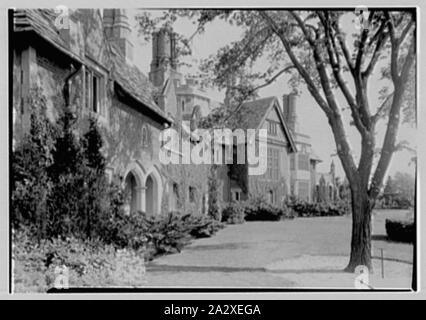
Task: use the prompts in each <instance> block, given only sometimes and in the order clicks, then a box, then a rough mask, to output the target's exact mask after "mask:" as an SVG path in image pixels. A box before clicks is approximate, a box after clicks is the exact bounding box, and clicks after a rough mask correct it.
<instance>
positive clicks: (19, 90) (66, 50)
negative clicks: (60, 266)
mask: <svg viewBox="0 0 426 320" xmlns="http://www.w3.org/2000/svg"><path fill="white" fill-rule="evenodd" d="M57 17H58V16H57V14H55V13H54V12H53V10H48V9H44V10H40V9H34V10H30V9H19V10H16V11H15V13H14V23H13V41H12V48H11V49H12V50H11V51H12V60H13V75H12V77H13V84H12V86H13V94H12V101H13V102H12V105H13V115H14V116H13V119H14V121H13V141H14V143H19V141H20V139H21V138H22V135H23V134H24V133H25V132H26V131H27V130H28V128H29V121H30V114H31V108H32V106H31V105H30V96H31V94H32V91H33V90H35V89H38V90H40V91H41V92H42V94H43V95H44V96H45V97H46V102H47V114H48V116H49V118H50V119H51V120H52V121H55V120H56V119H57V118H58V116H59V115H60V113H61V110H63V108H64V107H65V106H66V105H67V107H68V108H72V110H73V111H74V112H75V113H76V114H77V115H78V119H79V121H78V126H79V129H80V130H79V134H82V133H84V132H85V130H87V125H88V119H89V117H95V118H96V119H97V120H98V123H99V125H100V128H101V131H102V135H103V137H104V146H105V147H104V150H103V151H104V154H105V156H106V158H107V163H108V167H107V172H106V174H107V175H108V177H109V178H110V179H111V180H113V179H116V180H117V181H120V183H121V184H122V186H123V187H124V188H125V190H126V191H127V192H126V193H127V195H128V205H127V209H128V211H132V212H134V211H144V212H147V213H150V214H159V213H161V212H167V211H181V212H192V213H206V212H207V203H208V190H207V188H208V186H207V180H208V175H209V172H210V165H208V164H202V165H193V164H179V165H175V164H168V165H165V164H162V163H161V162H160V161H159V153H160V150H161V149H163V150H164V146H163V145H162V144H161V143H160V136H161V134H162V132H163V131H164V130H165V129H167V128H174V129H175V130H176V131H178V132H179V135H180V136H182V137H184V138H185V139H189V140H191V141H193V140H192V138H193V133H192V131H191V130H192V129H195V128H197V123H198V120H199V119H200V118H201V117H203V116H206V115H207V114H209V112H210V111H212V110H213V109H215V108H217V107H219V106H221V105H222V103H221V102H219V101H215V100H214V99H212V98H211V97H210V96H209V95H208V94H207V93H206V92H205V91H204V90H203V89H202V88H200V87H199V86H198V85H197V83H196V81H195V80H193V79H191V78H187V77H184V76H183V75H182V74H181V73H180V71H179V68H178V65H179V61H178V56H177V50H176V35H175V33H174V32H173V31H172V30H171V29H170V28H162V29H160V30H159V31H157V32H155V33H154V34H153V41H152V62H151V66H150V72H149V75H148V76H146V75H145V74H144V73H143V72H142V71H141V70H140V69H139V68H138V67H136V66H135V64H134V63H133V61H132V59H133V45H132V43H131V41H130V40H129V39H130V37H129V35H130V27H129V23H128V17H127V16H126V10H124V9H104V10H103V11H101V10H95V9H77V10H73V11H70V14H69V19H68V20H67V21H66V22H67V23H66V24H65V25H58V24H57ZM64 93H65V94H66V96H67V97H68V102H67V103H66V102H65V99H64V97H65V96H64ZM231 120H233V122H234V123H236V124H238V126H233V127H232V128H233V129H236V128H240V129H243V130H245V129H262V128H263V129H266V130H267V132H268V151H267V170H266V172H265V173H264V174H262V175H259V176H257V175H252V176H251V175H249V174H248V165H238V164H232V165H224V166H221V167H220V168H219V171H218V172H219V180H220V184H221V188H220V189H221V194H222V197H223V200H224V201H231V200H244V199H247V198H248V197H249V195H263V196H264V197H265V198H267V199H269V201H270V202H271V203H275V204H281V203H282V201H283V199H284V198H285V197H286V196H288V195H290V194H293V195H295V196H297V197H301V198H305V199H307V200H310V201H314V200H316V199H317V196H316V195H315V192H316V185H318V184H319V181H317V180H318V179H319V178H318V175H317V172H316V164H317V163H318V162H319V161H320V160H319V159H318V157H316V156H315V153H314V152H313V150H312V146H311V143H310V140H309V137H308V136H306V135H304V134H303V133H300V132H298V130H297V117H296V106H295V97H294V96H291V95H286V96H284V98H283V103H282V106H280V102H279V101H278V99H277V98H275V97H269V98H262V99H258V100H254V101H248V102H245V103H243V104H242V105H241V106H240V108H239V110H238V113H236V115H235V116H234V119H231ZM195 140H196V139H195ZM167 152H171V153H176V154H178V155H179V157H182V150H181V149H180V147H178V148H177V149H173V150H167Z"/></svg>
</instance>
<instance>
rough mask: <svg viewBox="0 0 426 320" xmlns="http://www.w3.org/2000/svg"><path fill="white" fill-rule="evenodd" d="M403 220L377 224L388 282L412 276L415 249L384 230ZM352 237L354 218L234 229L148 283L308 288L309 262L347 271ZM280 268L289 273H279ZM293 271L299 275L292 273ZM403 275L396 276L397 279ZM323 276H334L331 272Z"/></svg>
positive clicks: (389, 213)
mask: <svg viewBox="0 0 426 320" xmlns="http://www.w3.org/2000/svg"><path fill="white" fill-rule="evenodd" d="M404 215H405V211H396V210H385V211H383V210H379V211H376V213H375V216H374V220H373V243H372V253H373V256H374V257H379V256H380V253H381V250H380V249H383V253H384V257H385V259H386V260H385V262H386V263H385V267H386V268H387V270H385V271H388V272H387V275H388V276H389V277H391V276H392V272H391V269H392V268H393V267H394V266H396V265H398V266H401V268H403V269H404V271H401V272H403V273H404V272H406V269H407V268H409V269H410V270H411V264H410V263H412V261H413V246H412V245H409V244H404V243H396V242H391V241H388V240H386V232H385V226H384V223H385V219H386V218H388V217H401V216H404ZM350 231H351V218H350V217H318V218H297V219H294V220H284V221H280V222H246V223H244V224H242V225H230V226H228V227H227V228H225V229H224V230H222V231H220V232H219V233H218V234H217V235H216V236H214V237H212V238H208V239H200V240H196V241H194V243H193V244H192V245H190V246H188V247H187V248H185V249H184V250H183V251H182V253H180V254H174V255H169V256H164V257H161V258H159V259H157V260H155V261H153V262H152V263H150V264H149V265H148V266H147V277H148V279H147V282H148V285H149V286H191V287H192V286H209V287H215V286H220V287H235V286H238V287H240V286H244V287H247V286H249V287H294V286H309V279H306V276H305V277H304V278H303V279H302V280H301V279H300V278H301V277H300V273H302V272H303V273H304V274H305V275H308V276H310V277H311V275H310V271H315V270H316V268H315V266H314V265H312V266H309V264H310V263H309V261H312V263H319V267H318V268H319V269H318V270H322V269H324V268H325V269H327V270H328V269H329V267H330V266H329V265H327V266H324V261H326V262H330V261H331V260H332V259H331V258H330V257H332V258H333V259H337V260H336V261H335V262H334V264H339V265H336V266H334V269H333V270H335V271H339V270H340V269H342V268H343V267H344V264H345V263H346V262H347V259H348V258H347V257H348V256H349V252H350ZM377 261H379V260H377ZM377 261H376V260H375V265H376V264H377ZM397 261H399V263H398V262H397ZM286 264H287V265H286ZM280 265H282V266H283V267H284V268H287V270H281V271H282V272H280ZM289 266H291V268H293V267H296V269H294V268H293V269H294V270H293V269H291V270H289V269H288V268H290V267H289ZM379 266H380V264H379ZM308 267H309V268H308ZM331 267H333V266H331ZM375 267H376V266H375ZM307 268H308V269H309V270H307ZM376 268H377V267H376ZM398 268H399V267H398ZM308 271H309V272H308ZM398 272H399V271H398ZM401 272H399V273H397V274H398V277H399V275H400V273H401ZM314 273H315V272H314ZM320 273H321V272H320ZM323 273H324V274H329V275H328V276H330V274H331V272H329V270H328V271H327V272H323ZM297 274H299V276H297ZM376 274H380V270H376ZM351 277H352V275H351V276H350V277H349V279H352V278H351ZM406 278H407V277H406ZM306 281H307V282H306ZM407 281H408V280H407V279H405V280H404V281H402V280H400V279H399V280H398V287H400V286H401V284H400V283H401V282H404V285H405V284H407V286H408V285H409V283H408V282H407ZM312 283H313V284H314V285H317V284H318V283H315V282H314V281H312ZM331 283H332V284H334V282H331ZM351 285H352V284H351Z"/></svg>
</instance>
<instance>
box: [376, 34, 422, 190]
mask: <svg viewBox="0 0 426 320" xmlns="http://www.w3.org/2000/svg"><path fill="white" fill-rule="evenodd" d="M415 58H416V55H415V38H413V39H412V40H411V44H410V48H409V51H408V53H407V57H406V59H405V62H404V65H403V67H402V71H401V76H398V80H397V81H396V82H394V87H395V89H394V90H395V91H394V94H393V99H392V105H391V108H390V112H389V121H388V125H387V129H386V133H385V138H384V140H383V147H382V153H381V155H380V159H379V162H378V164H377V167H376V171H375V172H374V175H373V179H372V181H371V186H370V189H369V194H370V196H371V197H373V198H375V197H376V196H377V195H378V194H379V192H380V190H381V187H382V183H383V178H384V176H385V174H386V172H387V170H388V167H389V164H390V161H391V160H392V155H393V153H394V151H395V142H396V136H397V133H398V129H399V124H400V113H401V105H402V99H403V97H404V92H405V89H406V87H407V80H408V75H409V73H410V68H411V67H412V65H413V63H414V61H415Z"/></svg>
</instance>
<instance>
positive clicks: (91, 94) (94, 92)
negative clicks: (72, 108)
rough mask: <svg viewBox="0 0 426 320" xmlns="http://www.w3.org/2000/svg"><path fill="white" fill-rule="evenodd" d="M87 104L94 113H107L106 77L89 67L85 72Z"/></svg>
mask: <svg viewBox="0 0 426 320" xmlns="http://www.w3.org/2000/svg"><path fill="white" fill-rule="evenodd" d="M85 82H86V84H85V91H86V92H85V105H86V108H87V109H88V110H90V111H92V112H94V113H98V114H101V115H103V116H105V115H106V110H105V106H104V103H105V99H104V96H105V91H106V90H105V80H104V78H103V77H102V76H101V75H100V74H98V73H96V72H94V71H92V70H90V69H87V70H86V72H85Z"/></svg>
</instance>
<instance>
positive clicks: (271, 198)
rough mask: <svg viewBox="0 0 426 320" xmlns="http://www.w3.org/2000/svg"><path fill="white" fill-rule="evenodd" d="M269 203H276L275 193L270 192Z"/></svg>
mask: <svg viewBox="0 0 426 320" xmlns="http://www.w3.org/2000/svg"><path fill="white" fill-rule="evenodd" d="M268 201H269V203H274V191H272V190H269V192H268Z"/></svg>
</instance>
